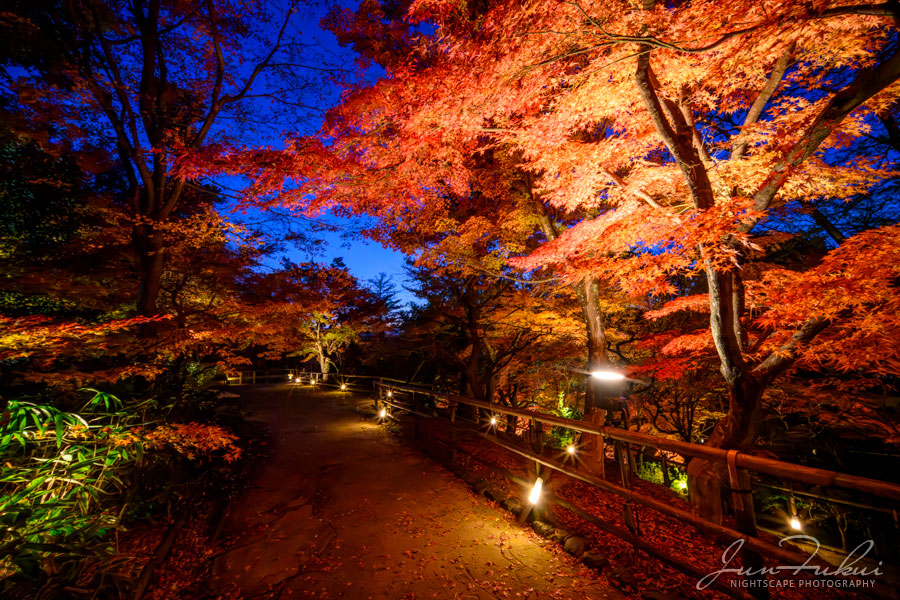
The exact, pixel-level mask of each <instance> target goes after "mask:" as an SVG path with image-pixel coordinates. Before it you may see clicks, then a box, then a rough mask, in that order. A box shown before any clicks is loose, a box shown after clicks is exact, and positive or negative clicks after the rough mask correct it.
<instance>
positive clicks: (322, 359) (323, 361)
mask: <svg viewBox="0 0 900 600" xmlns="http://www.w3.org/2000/svg"><path fill="white" fill-rule="evenodd" d="M330 367H331V365H330V364H329V362H328V357H327V356H325V353H324V352H320V353H319V370H320V371H321V372H322V381H328V369H329V368H330Z"/></svg>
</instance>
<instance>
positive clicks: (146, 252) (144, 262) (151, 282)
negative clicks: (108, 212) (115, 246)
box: [131, 225, 165, 337]
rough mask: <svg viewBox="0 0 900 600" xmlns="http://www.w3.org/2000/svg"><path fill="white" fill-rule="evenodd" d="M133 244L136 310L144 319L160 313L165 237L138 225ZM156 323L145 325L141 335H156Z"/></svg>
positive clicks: (147, 227)
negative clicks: (135, 263) (135, 271)
mask: <svg viewBox="0 0 900 600" xmlns="http://www.w3.org/2000/svg"><path fill="white" fill-rule="evenodd" d="M131 237H132V243H133V244H134V249H135V251H136V253H137V268H138V294H137V301H136V303H135V308H136V309H137V314H138V315H140V316H143V317H153V316H155V315H157V314H158V313H159V307H158V305H157V303H158V300H159V292H160V288H161V285H162V276H163V269H164V267H165V249H164V244H163V236H162V233H161V232H160V231H157V230H156V229H154V228H153V226H151V225H138V226H136V227H134V229H133V230H132V232H131ZM156 331H157V329H156V327H155V323H148V324H145V325H144V326H143V327H142V328H141V331H140V333H141V335H142V336H144V337H153V336H155V335H156Z"/></svg>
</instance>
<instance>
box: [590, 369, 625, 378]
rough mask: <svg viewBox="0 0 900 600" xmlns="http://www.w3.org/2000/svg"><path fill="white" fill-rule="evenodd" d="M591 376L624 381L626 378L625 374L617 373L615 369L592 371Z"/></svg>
mask: <svg viewBox="0 0 900 600" xmlns="http://www.w3.org/2000/svg"><path fill="white" fill-rule="evenodd" d="M591 377H593V378H594V379H599V380H601V381H622V380H623V379H625V375H623V374H622V373H616V372H615V371H605V370H600V371H591Z"/></svg>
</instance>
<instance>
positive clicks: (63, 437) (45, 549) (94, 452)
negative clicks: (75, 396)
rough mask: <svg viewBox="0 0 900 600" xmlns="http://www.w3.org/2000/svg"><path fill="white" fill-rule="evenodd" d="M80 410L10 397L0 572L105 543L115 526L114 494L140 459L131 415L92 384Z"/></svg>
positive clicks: (0, 482)
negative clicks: (45, 557) (86, 399)
mask: <svg viewBox="0 0 900 600" xmlns="http://www.w3.org/2000/svg"><path fill="white" fill-rule="evenodd" d="M90 391H92V392H93V396H92V397H91V398H90V400H88V401H87V402H86V404H85V405H84V408H83V410H82V411H81V413H80V414H76V413H70V412H63V411H60V410H58V409H56V408H53V407H51V406H46V405H40V404H35V403H31V402H25V401H21V400H19V401H15V400H14V401H11V402H9V406H8V409H7V413H6V415H7V417H6V419H5V423H4V424H3V427H2V429H0V460H2V464H3V468H2V470H0V490H2V497H0V523H2V525H3V530H2V532H0V536H2V537H0V575H9V574H12V573H15V572H20V573H22V574H25V575H31V576H34V575H36V573H35V572H34V569H35V566H36V565H38V564H40V561H41V558H42V556H44V555H45V554H46V553H53V554H57V555H62V556H65V557H78V556H84V555H89V554H98V553H103V552H105V551H106V543H105V542H104V537H105V535H106V534H107V533H108V532H109V531H110V530H111V529H113V528H115V527H117V526H118V525H119V522H120V518H121V510H122V507H121V506H120V505H119V504H118V503H117V502H115V501H114V500H116V499H117V498H118V496H119V495H121V494H122V493H123V492H124V491H125V489H126V476H127V474H128V472H129V471H130V470H131V469H132V467H133V466H134V464H135V463H136V462H139V461H141V459H142V456H143V448H142V444H141V440H140V439H139V438H138V437H137V436H135V435H134V434H133V433H132V432H131V431H130V430H131V429H132V428H133V426H134V425H135V424H136V421H137V419H138V416H137V415H135V414H131V415H129V414H126V413H124V412H122V409H123V404H122V402H121V400H119V399H118V398H116V397H115V396H112V395H110V394H106V393H103V392H99V391H96V390H90Z"/></svg>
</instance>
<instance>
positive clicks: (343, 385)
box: [341, 383, 347, 392]
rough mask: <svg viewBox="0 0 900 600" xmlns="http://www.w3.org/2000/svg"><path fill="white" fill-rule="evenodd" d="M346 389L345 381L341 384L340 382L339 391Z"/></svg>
mask: <svg viewBox="0 0 900 600" xmlns="http://www.w3.org/2000/svg"><path fill="white" fill-rule="evenodd" d="M346 389H347V384H346V383H342V384H341V391H342V392H343V391H344V390H346Z"/></svg>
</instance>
